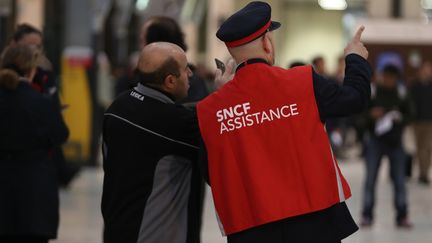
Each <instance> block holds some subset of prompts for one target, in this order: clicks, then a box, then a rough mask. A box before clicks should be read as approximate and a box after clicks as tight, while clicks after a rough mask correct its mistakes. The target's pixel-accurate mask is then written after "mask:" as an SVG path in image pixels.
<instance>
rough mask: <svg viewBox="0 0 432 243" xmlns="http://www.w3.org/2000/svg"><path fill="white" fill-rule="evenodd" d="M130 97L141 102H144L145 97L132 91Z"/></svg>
mask: <svg viewBox="0 0 432 243" xmlns="http://www.w3.org/2000/svg"><path fill="white" fill-rule="evenodd" d="M130 95H131V96H132V97H134V98H137V99H139V100H141V101H143V100H144V96H143V95H141V94H138V93H137V92H135V91H132V92H131V93H130Z"/></svg>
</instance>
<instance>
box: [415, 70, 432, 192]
mask: <svg viewBox="0 0 432 243" xmlns="http://www.w3.org/2000/svg"><path fill="white" fill-rule="evenodd" d="M411 95H412V98H413V102H414V106H415V111H416V113H415V114H416V115H415V117H414V135H415V138H416V144H417V159H418V162H419V178H418V181H419V183H420V184H424V185H429V183H430V178H429V169H430V164H431V160H432V108H431V106H432V64H431V62H429V61H426V62H424V63H423V64H422V66H421V67H420V70H419V73H418V78H417V79H416V80H415V81H414V84H413V86H412V88H411Z"/></svg>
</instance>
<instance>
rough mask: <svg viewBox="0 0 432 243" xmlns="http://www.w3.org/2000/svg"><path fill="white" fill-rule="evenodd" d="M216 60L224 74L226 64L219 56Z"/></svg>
mask: <svg viewBox="0 0 432 243" xmlns="http://www.w3.org/2000/svg"><path fill="white" fill-rule="evenodd" d="M215 62H216V67H217V69H220V70H221V71H222V74H224V73H225V64H224V63H223V62H222V61H221V60H219V59H217V58H215Z"/></svg>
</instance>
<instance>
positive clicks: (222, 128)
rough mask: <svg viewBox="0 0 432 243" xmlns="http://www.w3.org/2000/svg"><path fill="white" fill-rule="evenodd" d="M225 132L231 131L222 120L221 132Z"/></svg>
mask: <svg viewBox="0 0 432 243" xmlns="http://www.w3.org/2000/svg"><path fill="white" fill-rule="evenodd" d="M223 132H229V130H228V128H227V127H226V125H225V123H223V122H221V128H220V134H222V133H223Z"/></svg>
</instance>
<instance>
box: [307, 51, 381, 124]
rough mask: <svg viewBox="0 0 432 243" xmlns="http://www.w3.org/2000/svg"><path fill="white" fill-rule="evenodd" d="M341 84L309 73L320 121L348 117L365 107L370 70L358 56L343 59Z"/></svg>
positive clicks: (367, 99) (353, 55) (368, 94)
mask: <svg viewBox="0 0 432 243" xmlns="http://www.w3.org/2000/svg"><path fill="white" fill-rule="evenodd" d="M345 63H346V67H345V78H344V80H343V85H340V84H338V83H336V82H335V81H333V80H330V79H327V78H325V77H322V76H320V75H318V74H317V73H315V72H314V71H313V73H312V78H313V86H314V92H315V99H316V103H317V105H318V111H319V113H320V117H321V120H322V121H324V120H325V119H327V118H332V117H341V116H349V115H352V114H355V113H358V112H361V111H363V110H364V109H366V108H367V106H368V102H369V99H370V94H371V92H370V80H371V77H372V69H371V67H370V65H369V63H368V62H367V61H366V60H365V59H364V58H362V57H361V56H359V55H356V54H350V55H348V56H347V57H346V58H345Z"/></svg>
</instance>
